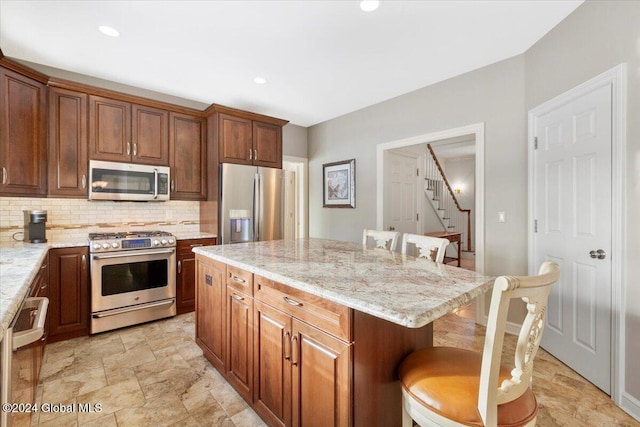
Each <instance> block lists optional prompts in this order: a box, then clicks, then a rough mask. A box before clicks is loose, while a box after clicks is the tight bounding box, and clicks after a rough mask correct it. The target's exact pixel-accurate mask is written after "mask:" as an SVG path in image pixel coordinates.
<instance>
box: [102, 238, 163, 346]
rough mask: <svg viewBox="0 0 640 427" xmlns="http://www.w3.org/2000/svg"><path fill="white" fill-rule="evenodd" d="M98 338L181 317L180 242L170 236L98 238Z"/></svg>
mask: <svg viewBox="0 0 640 427" xmlns="http://www.w3.org/2000/svg"><path fill="white" fill-rule="evenodd" d="M89 239H90V242H89V248H90V252H91V325H90V332H91V333H92V334H94V333H98V332H103V331H108V330H111V329H116V328H121V327H124V326H129V325H133V324H137V323H142V322H147V321H150V320H156V319H161V318H164V317H170V316H175V314H176V248H175V246H176V240H175V238H174V237H173V236H172V235H171V234H170V233H166V232H159V231H152V232H139V233H108V234H103V233H92V234H90V235H89Z"/></svg>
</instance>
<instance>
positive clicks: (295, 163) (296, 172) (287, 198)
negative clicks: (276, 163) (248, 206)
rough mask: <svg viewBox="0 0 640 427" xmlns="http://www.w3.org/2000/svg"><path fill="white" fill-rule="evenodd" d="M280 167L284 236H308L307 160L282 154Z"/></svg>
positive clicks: (288, 237)
mask: <svg viewBox="0 0 640 427" xmlns="http://www.w3.org/2000/svg"><path fill="white" fill-rule="evenodd" d="M282 169H283V170H284V174H285V178H284V179H285V184H284V238H285V239H298V238H301V237H308V233H309V222H308V208H307V206H308V203H309V196H308V192H307V189H308V176H307V174H308V170H309V160H308V159H305V158H302V157H292V156H284V157H283V159H282Z"/></svg>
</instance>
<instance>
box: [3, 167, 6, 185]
mask: <svg viewBox="0 0 640 427" xmlns="http://www.w3.org/2000/svg"><path fill="white" fill-rule="evenodd" d="M6 183H7V168H5V167H4V166H3V167H2V185H4V184H6Z"/></svg>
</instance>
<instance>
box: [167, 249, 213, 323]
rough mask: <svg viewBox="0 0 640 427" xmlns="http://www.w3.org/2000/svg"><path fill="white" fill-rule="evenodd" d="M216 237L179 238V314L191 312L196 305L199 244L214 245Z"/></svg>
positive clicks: (177, 301) (177, 300)
mask: <svg viewBox="0 0 640 427" xmlns="http://www.w3.org/2000/svg"><path fill="white" fill-rule="evenodd" d="M215 244H216V238H215V237H214V238H206V239H187V240H178V242H177V244H176V259H177V264H178V265H177V266H176V309H177V311H178V314H183V313H189V312H192V311H194V310H195V307H196V254H194V253H193V250H192V249H193V248H195V247H197V246H212V245H215Z"/></svg>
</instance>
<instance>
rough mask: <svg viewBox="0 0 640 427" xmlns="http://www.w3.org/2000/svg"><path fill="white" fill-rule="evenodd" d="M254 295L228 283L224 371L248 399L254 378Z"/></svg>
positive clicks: (249, 398)
mask: <svg viewBox="0 0 640 427" xmlns="http://www.w3.org/2000/svg"><path fill="white" fill-rule="evenodd" d="M252 346H253V298H251V297H250V296H248V295H244V294H242V293H240V292H237V291H236V290H235V289H233V288H232V287H227V374H228V379H229V382H230V383H231V384H232V385H233V386H234V387H235V388H236V390H237V391H238V393H240V395H241V396H242V397H244V398H245V399H246V400H248V401H251V389H252V383H253V381H252V379H253V371H252V367H253V363H252V362H253V360H252V359H251V356H252V354H253V352H252Z"/></svg>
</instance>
